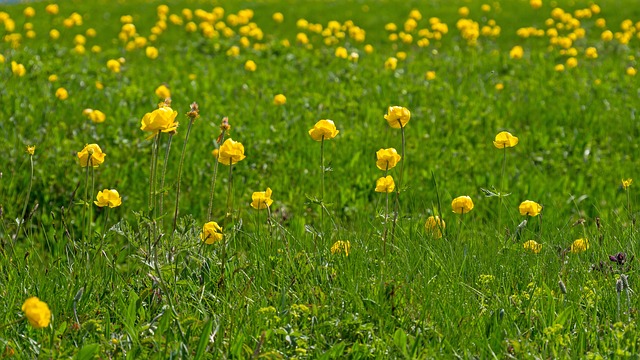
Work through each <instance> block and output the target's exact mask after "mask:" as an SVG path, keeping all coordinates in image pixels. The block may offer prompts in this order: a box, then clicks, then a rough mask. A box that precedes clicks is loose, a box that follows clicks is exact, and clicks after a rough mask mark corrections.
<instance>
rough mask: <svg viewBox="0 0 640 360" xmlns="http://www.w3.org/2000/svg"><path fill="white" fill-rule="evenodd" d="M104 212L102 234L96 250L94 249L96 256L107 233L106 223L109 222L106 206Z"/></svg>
mask: <svg viewBox="0 0 640 360" xmlns="http://www.w3.org/2000/svg"><path fill="white" fill-rule="evenodd" d="M104 212H105V216H104V225H103V227H102V235H100V246H99V247H98V251H96V257H98V256H99V254H100V251H102V247H103V246H104V236H105V234H106V233H107V224H108V223H109V208H106V209H105V210H104Z"/></svg>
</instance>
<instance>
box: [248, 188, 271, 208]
mask: <svg viewBox="0 0 640 360" xmlns="http://www.w3.org/2000/svg"><path fill="white" fill-rule="evenodd" d="M271 204H273V200H272V199H271V189H270V188H267V190H266V191H256V192H254V193H253V194H251V207H252V208H254V209H256V210H262V209H266V208H268V207H270V206H271Z"/></svg>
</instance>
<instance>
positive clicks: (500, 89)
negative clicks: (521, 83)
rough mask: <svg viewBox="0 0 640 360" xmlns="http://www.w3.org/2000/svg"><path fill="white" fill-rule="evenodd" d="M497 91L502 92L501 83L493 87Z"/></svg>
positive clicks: (502, 86)
mask: <svg viewBox="0 0 640 360" xmlns="http://www.w3.org/2000/svg"><path fill="white" fill-rule="evenodd" d="M495 88H496V90H497V91H502V90H504V84H503V83H497V84H496V86H495Z"/></svg>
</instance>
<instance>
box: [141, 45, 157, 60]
mask: <svg viewBox="0 0 640 360" xmlns="http://www.w3.org/2000/svg"><path fill="white" fill-rule="evenodd" d="M144 53H145V55H147V57H148V58H149V59H151V60H153V59H156V58H157V57H158V48H156V47H154V46H147V48H146V49H144Z"/></svg>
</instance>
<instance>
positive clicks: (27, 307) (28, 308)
mask: <svg viewBox="0 0 640 360" xmlns="http://www.w3.org/2000/svg"><path fill="white" fill-rule="evenodd" d="M22 312H24V315H25V316H26V317H27V320H29V323H30V324H31V326H33V327H34V328H36V329H41V328H45V327H47V326H49V323H50V322H51V310H49V305H47V303H46V302H44V301H40V299H38V298H37V297H35V296H34V297H30V298H28V299H27V300H26V301H25V302H24V304H22Z"/></svg>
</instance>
